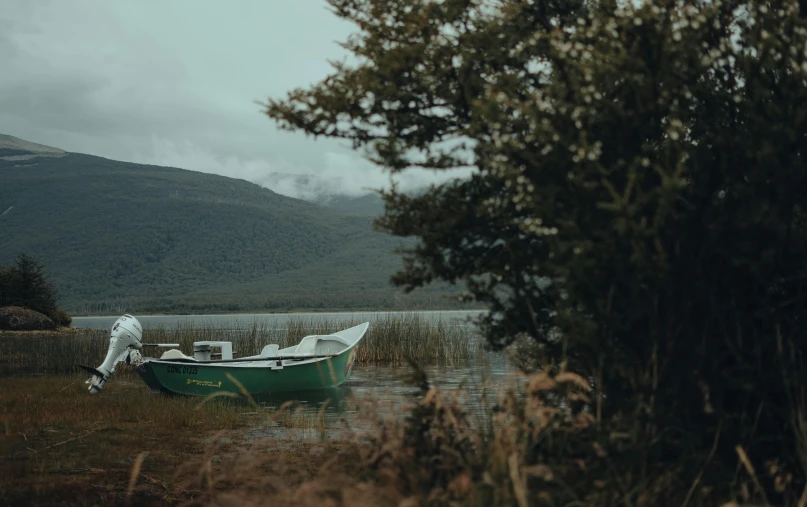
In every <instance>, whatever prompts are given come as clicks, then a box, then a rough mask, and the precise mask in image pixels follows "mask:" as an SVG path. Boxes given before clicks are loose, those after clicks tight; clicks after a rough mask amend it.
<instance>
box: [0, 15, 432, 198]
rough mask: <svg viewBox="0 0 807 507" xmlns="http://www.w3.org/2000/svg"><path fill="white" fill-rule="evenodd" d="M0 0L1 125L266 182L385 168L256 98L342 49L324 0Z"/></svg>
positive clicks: (364, 178)
mask: <svg viewBox="0 0 807 507" xmlns="http://www.w3.org/2000/svg"><path fill="white" fill-rule="evenodd" d="M0 4H2V8H0V69H2V70H1V71H0V134H9V135H13V136H17V137H20V138H23V139H25V140H28V141H33V142H37V143H41V144H47V145H50V146H55V147H57V148H62V149H65V150H68V151H73V152H81V153H89V154H93V155H100V156H103V157H108V158H112V159H117V160H126V161H132V162H141V163H151V164H158V165H169V166H174V167H182V168H185V169H193V170H198V171H205V172H212V173H217V174H222V175H225V176H230V177H236V178H243V179H246V180H250V181H254V182H256V183H262V184H265V183H266V182H267V181H269V179H268V178H267V175H268V174H270V173H273V172H274V173H292V174H316V175H320V176H323V177H325V178H340V179H341V183H340V184H341V185H343V188H342V190H343V191H345V192H349V193H354V194H355V193H360V192H361V188H362V187H367V186H369V187H379V186H382V185H384V186H385V184H386V183H387V182H388V181H389V176H388V175H387V174H385V173H384V172H382V171H381V170H380V169H378V168H376V167H375V166H373V165H372V164H370V163H368V162H366V161H365V160H363V158H362V157H361V155H360V154H359V153H356V152H353V151H352V150H350V149H349V147H347V146H346V144H345V143H344V142H338V141H333V140H318V141H314V140H313V139H312V138H307V137H306V136H305V135H304V134H302V133H290V132H281V131H279V130H278V129H277V128H276V126H275V123H274V122H273V121H272V120H270V119H269V118H268V117H266V116H264V115H263V114H261V110H260V106H259V105H258V104H256V102H257V101H264V100H266V99H267V98H270V97H272V98H280V97H283V96H284V95H285V93H286V92H287V91H290V90H292V89H293V88H296V87H300V86H302V87H306V86H308V85H310V84H312V83H315V82H317V81H319V80H321V79H322V78H323V77H325V76H326V75H327V74H328V73H329V72H330V70H331V69H330V66H329V65H328V63H327V60H329V59H341V58H343V57H345V56H346V54H345V52H344V51H343V50H342V49H341V48H340V47H339V46H338V45H337V44H336V42H337V41H343V40H345V39H346V37H347V36H348V34H349V33H350V32H351V31H352V30H353V26H352V25H350V24H348V23H346V22H344V21H342V20H340V19H339V18H337V17H336V16H334V15H333V14H332V13H331V12H330V11H329V10H328V6H327V4H326V3H325V1H324V0H236V1H230V2H225V1H223V0H220V1H213V0H159V1H158V0H137V1H130V0H117V1H112V0H109V1H101V0H95V1H89V0H52V1H47V0H35V1H32V0H0ZM434 178H435V177H434V176H433V175H432V173H425V172H419V173H416V174H415V173H412V174H409V175H405V176H404V180H403V181H402V183H403V184H404V186H406V187H411V186H413V185H417V186H419V184H424V183H428V182H431V181H432V180H433V179H434ZM275 189H276V190H279V191H281V192H283V193H294V191H293V190H292V189H290V188H275Z"/></svg>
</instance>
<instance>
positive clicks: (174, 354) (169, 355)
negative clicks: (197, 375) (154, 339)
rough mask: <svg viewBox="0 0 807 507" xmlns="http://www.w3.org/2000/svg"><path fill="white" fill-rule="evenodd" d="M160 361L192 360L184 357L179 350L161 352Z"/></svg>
mask: <svg viewBox="0 0 807 507" xmlns="http://www.w3.org/2000/svg"><path fill="white" fill-rule="evenodd" d="M160 359H193V358H192V357H189V356H186V355H185V354H183V353H182V351H181V350H177V349H171V350H168V351H166V352H163V355H161V356H160Z"/></svg>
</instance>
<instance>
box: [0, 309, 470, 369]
mask: <svg viewBox="0 0 807 507" xmlns="http://www.w3.org/2000/svg"><path fill="white" fill-rule="evenodd" d="M360 323H361V322H360V321H358V320H356V321H351V322H345V321H343V320H337V319H311V318H302V317H301V318H298V319H292V320H290V321H289V322H288V323H286V324H283V326H282V327H273V326H270V325H269V324H267V323H266V322H261V321H257V320H256V321H255V322H253V323H252V324H251V325H249V326H244V327H235V328H233V327H228V328H225V327H217V326H191V325H178V326H176V327H172V328H153V329H148V328H147V329H145V330H144V336H143V341H144V342H145V343H179V345H180V349H181V350H183V351H184V352H185V353H187V354H190V353H192V351H193V342H194V341H202V340H211V341H231V342H233V353H234V355H235V357H243V356H248V355H253V354H257V353H259V352H260V351H261V349H262V348H263V346H264V345H267V344H270V343H277V344H278V345H280V347H281V348H283V347H287V346H290V345H294V344H296V343H298V342H299V341H300V340H301V339H302V338H303V337H304V336H306V335H309V334H328V333H333V332H337V331H340V330H342V329H346V328H348V327H351V326H354V325H357V324H360ZM108 337H109V332H108V331H106V330H77V331H76V330H74V331H71V332H62V333H35V332H32V333H30V334H21V333H2V332H0V376H7V375H63V374H70V373H74V372H76V365H77V364H87V365H91V366H97V364H98V363H100V362H101V361H102V360H103V358H104V356H105V355H106V351H107V348H108V346H109V340H108ZM481 350H482V341H481V340H480V339H479V338H478V336H477V335H476V334H475V333H474V332H473V331H472V327H470V326H464V325H463V323H462V322H458V321H446V320H436V321H435V320H430V319H428V318H426V317H423V316H421V315H419V314H416V313H412V314H404V315H390V316H385V317H382V318H379V319H377V320H373V321H371V322H370V328H369V329H368V331H367V334H366V335H365V337H364V339H363V340H362V342H361V343H360V345H359V349H358V355H357V357H356V361H357V362H358V363H359V364H371V363H374V364H401V363H403V362H404V361H405V360H406V358H407V357H409V358H412V359H414V360H416V361H419V362H420V363H422V364H436V363H441V364H454V363H462V362H467V361H469V360H471V359H472V358H473V357H475V356H476V355H478V353H479V352H481ZM161 352H162V351H161V350H160V351H157V352H154V351H151V350H149V351H146V353H147V354H159V353H161ZM118 371H119V375H121V376H123V377H126V376H130V375H132V372H131V369H129V368H119V370H118Z"/></svg>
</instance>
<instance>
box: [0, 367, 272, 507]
mask: <svg viewBox="0 0 807 507" xmlns="http://www.w3.org/2000/svg"><path fill="white" fill-rule="evenodd" d="M86 388H87V386H86V384H84V378H83V376H75V375H74V376H52V377H39V378H36V377H24V378H2V379H0V504H2V505H20V504H30V503H43V502H44V503H49V502H50V501H51V500H58V502H59V503H65V502H66V503H67V504H74V503H75V504H111V505H115V504H120V503H122V502H121V500H122V499H123V495H124V493H123V492H125V491H126V489H127V488H128V485H129V480H130V471H131V468H132V465H133V464H134V463H135V460H136V459H137V457H138V456H140V455H142V454H143V453H148V454H147V455H145V456H144V457H142V458H141V460H142V462H141V467H140V470H139V472H138V473H139V474H140V476H142V478H143V482H145V486H146V487H145V490H144V491H141V493H140V495H141V496H142V495H144V494H145V495H146V497H148V498H149V499H150V500H148V501H145V502H141V501H135V502H133V503H134V504H142V503H150V504H159V503H160V501H156V500H159V499H162V501H165V500H168V501H172V500H174V499H178V498H181V497H182V492H181V491H179V492H178V491H175V490H174V485H175V484H176V481H177V480H179V479H181V478H178V477H176V475H175V472H176V470H177V469H178V468H179V467H180V466H181V465H182V464H183V463H185V462H186V461H187V460H188V459H190V458H191V457H193V456H194V455H196V454H201V453H203V451H204V448H205V445H206V444H207V441H208V440H209V437H210V434H211V433H213V432H214V431H215V430H222V429H224V430H236V429H238V428H242V427H245V426H246V425H248V424H251V421H254V420H255V417H256V415H255V414H254V412H250V411H249V410H248V407H247V406H245V404H243V403H239V402H238V401H237V400H230V399H216V400H210V401H209V402H207V403H200V400H199V399H198V398H181V397H174V396H165V395H158V394H154V393H152V392H151V391H149V390H148V388H147V387H146V386H145V385H143V384H142V382H139V381H135V380H134V379H132V380H130V381H127V380H123V381H118V382H113V383H110V384H109V385H107V386H106V388H105V389H104V391H103V392H102V393H101V394H99V395H92V396H91V395H90V394H89V393H88V392H87V390H86ZM233 435H236V436H237V435H238V433H237V432H235V431H233ZM229 445H230V446H235V445H243V443H239V442H238V441H236V440H233V439H230V444H229ZM225 448H226V447H225ZM99 484H100V485H102V486H98V485H99ZM141 489H142V488H141ZM135 500H137V499H136V498H135ZM140 500H144V498H140Z"/></svg>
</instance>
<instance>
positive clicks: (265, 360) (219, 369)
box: [79, 314, 370, 396]
mask: <svg viewBox="0 0 807 507" xmlns="http://www.w3.org/2000/svg"><path fill="white" fill-rule="evenodd" d="M369 325H370V324H369V323H368V322H365V323H363V324H359V325H358V326H354V327H351V328H349V329H344V330H342V331H339V332H336V333H333V334H327V335H310V336H306V337H305V338H303V339H302V340H300V342H299V343H298V344H297V345H293V346H291V347H286V348H284V349H280V348H279V347H278V345H276V344H270V345H266V346H265V347H264V348H263V350H261V353H260V354H257V355H254V356H248V357H241V358H233V353H232V342H227V341H198V342H194V343H193V349H194V350H193V355H192V356H188V355H185V354H184V353H182V352H181V351H180V350H178V349H176V348H173V347H178V345H177V344H162V343H159V344H144V343H142V341H141V340H142V327H141V326H140V323H139V322H138V321H137V319H135V318H134V317H132V316H131V315H128V314H127V315H124V316H123V317H121V318H120V319H118V321H117V322H116V323H115V325H113V327H112V332H111V337H110V345H109V351H108V352H107V356H106V359H105V360H104V362H103V364H102V365H101V366H99V367H98V368H90V367H88V366H82V365H79V366H80V367H81V368H82V369H84V370H85V371H87V372H89V373H91V374H92V376H91V377H90V379H89V380H87V383H88V384H90V388H89V390H90V392H91V393H97V392H100V391H101V389H103V386H104V385H105V384H106V382H107V381H108V380H109V378H110V377H111V376H112V375H113V374H114V370H115V366H116V365H117V364H118V363H121V362H124V363H126V364H131V365H134V367H135V369H136V371H137V372H138V374H139V375H140V377H141V378H142V379H143V381H144V382H145V383H146V384H147V385H148V386H149V387H150V388H152V389H154V390H157V391H163V392H169V393H175V394H181V395H191V396H209V395H211V394H215V393H227V392H229V393H236V394H249V395H272V394H276V393H285V392H292V391H311V390H318V389H328V388H334V387H338V386H340V385H341V384H342V383H343V382H345V381H346V380H348V379H349V378H350V374H351V372H352V370H353V364H354V362H355V361H356V353H357V350H358V349H357V347H358V344H359V342H360V341H361V339H362V338H363V337H364V334H365V333H366V332H367V328H368V327H369ZM143 347H169V348H171V350H168V351H166V352H165V353H163V354H162V355H161V356H160V357H159V358H153V357H143V356H142V354H141V353H140V350H141V349H142V348H143ZM214 349H218V350H219V351H220V352H218V353H214ZM213 356H217V357H220V358H219V359H212V357H213Z"/></svg>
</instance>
